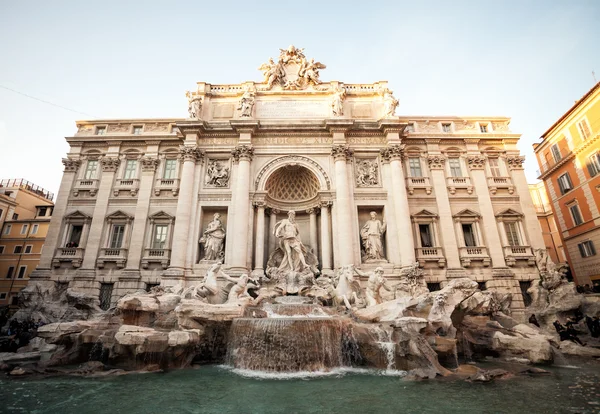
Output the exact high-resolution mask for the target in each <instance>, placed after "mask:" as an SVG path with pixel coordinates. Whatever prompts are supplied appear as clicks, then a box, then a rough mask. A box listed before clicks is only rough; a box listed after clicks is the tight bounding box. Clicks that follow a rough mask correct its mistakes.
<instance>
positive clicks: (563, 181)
mask: <svg viewBox="0 0 600 414" xmlns="http://www.w3.org/2000/svg"><path fill="white" fill-rule="evenodd" d="M558 187H559V188H560V193H561V194H566V193H568V192H569V191H571V190H572V189H573V183H572V182H571V177H570V176H569V173H564V174H563V175H561V176H560V177H558Z"/></svg>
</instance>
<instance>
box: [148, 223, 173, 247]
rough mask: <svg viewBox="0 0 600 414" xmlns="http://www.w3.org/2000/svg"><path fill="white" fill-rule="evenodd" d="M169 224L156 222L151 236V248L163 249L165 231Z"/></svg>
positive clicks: (165, 241)
mask: <svg viewBox="0 0 600 414" xmlns="http://www.w3.org/2000/svg"><path fill="white" fill-rule="evenodd" d="M168 230H169V226H168V225H167V224H156V225H155V226H154V235H153V237H152V248H153V249H164V248H165V245H166V243H167V231H168Z"/></svg>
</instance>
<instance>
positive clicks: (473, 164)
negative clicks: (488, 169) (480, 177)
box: [467, 155, 485, 170]
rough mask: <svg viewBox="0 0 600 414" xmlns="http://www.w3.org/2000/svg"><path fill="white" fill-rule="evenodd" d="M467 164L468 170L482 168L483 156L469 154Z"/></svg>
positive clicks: (483, 163)
mask: <svg viewBox="0 0 600 414" xmlns="http://www.w3.org/2000/svg"><path fill="white" fill-rule="evenodd" d="M467 164H468V165H469V169H470V170H483V168H484V167H485V157H484V156H483V155H469V156H468V157H467Z"/></svg>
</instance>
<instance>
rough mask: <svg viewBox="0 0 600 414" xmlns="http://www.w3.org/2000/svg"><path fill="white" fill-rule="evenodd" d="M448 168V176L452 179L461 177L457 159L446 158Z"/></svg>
mask: <svg viewBox="0 0 600 414" xmlns="http://www.w3.org/2000/svg"><path fill="white" fill-rule="evenodd" d="M448 166H449V167H450V175H451V176H452V177H462V170H461V168H460V159H459V158H448Z"/></svg>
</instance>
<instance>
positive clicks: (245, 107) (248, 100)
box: [237, 89, 255, 118]
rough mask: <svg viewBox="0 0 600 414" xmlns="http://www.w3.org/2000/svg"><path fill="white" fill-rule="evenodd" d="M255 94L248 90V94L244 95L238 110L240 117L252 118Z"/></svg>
mask: <svg viewBox="0 0 600 414" xmlns="http://www.w3.org/2000/svg"><path fill="white" fill-rule="evenodd" d="M254 101H255V94H254V91H253V90H252V89H246V92H244V94H243V95H242V98H241V99H240V103H239V105H238V108H237V109H238V110H239V111H240V117H242V118H250V117H251V116H252V109H253V108H254Z"/></svg>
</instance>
